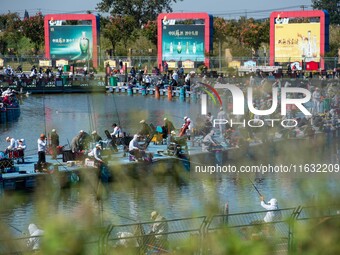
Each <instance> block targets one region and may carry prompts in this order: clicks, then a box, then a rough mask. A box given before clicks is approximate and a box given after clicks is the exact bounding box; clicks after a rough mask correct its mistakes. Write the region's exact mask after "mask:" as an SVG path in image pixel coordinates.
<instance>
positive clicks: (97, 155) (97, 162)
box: [88, 143, 104, 169]
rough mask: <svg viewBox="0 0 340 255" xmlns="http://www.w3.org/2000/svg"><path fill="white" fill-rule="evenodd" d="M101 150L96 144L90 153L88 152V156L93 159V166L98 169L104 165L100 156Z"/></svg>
mask: <svg viewBox="0 0 340 255" xmlns="http://www.w3.org/2000/svg"><path fill="white" fill-rule="evenodd" d="M101 150H102V147H101V146H100V144H99V143H97V144H96V146H95V147H94V148H93V149H92V151H90V152H89V154H88V156H90V157H93V158H94V164H95V166H96V167H97V168H98V169H99V168H100V167H101V165H102V164H103V163H104V161H103V158H102V156H101Z"/></svg>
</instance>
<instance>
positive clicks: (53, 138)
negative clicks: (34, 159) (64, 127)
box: [50, 129, 59, 159]
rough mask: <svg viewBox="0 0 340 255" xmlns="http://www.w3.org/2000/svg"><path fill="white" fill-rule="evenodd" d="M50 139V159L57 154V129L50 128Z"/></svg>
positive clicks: (54, 157)
mask: <svg viewBox="0 0 340 255" xmlns="http://www.w3.org/2000/svg"><path fill="white" fill-rule="evenodd" d="M50 140H51V154H52V159H56V158H57V154H58V152H57V147H58V146H59V135H58V133H57V130H55V129H52V131H51V137H50Z"/></svg>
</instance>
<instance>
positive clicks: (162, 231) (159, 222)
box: [150, 211, 169, 249]
mask: <svg viewBox="0 0 340 255" xmlns="http://www.w3.org/2000/svg"><path fill="white" fill-rule="evenodd" d="M151 220H153V221H154V223H153V224H152V226H151V231H150V234H154V244H153V245H154V246H156V248H161V249H166V248H167V242H168V232H169V226H168V222H167V221H166V218H165V217H163V216H162V215H160V214H159V213H158V212H157V211H153V212H152V213H151Z"/></svg>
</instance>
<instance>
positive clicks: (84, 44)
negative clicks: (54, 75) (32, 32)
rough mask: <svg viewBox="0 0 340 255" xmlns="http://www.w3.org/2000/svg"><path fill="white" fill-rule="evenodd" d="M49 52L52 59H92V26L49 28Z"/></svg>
mask: <svg viewBox="0 0 340 255" xmlns="http://www.w3.org/2000/svg"><path fill="white" fill-rule="evenodd" d="M49 29H50V52H51V57H52V59H67V60H89V59H92V50H93V42H92V26H91V25H90V26H89V25H63V26H50V28H49Z"/></svg>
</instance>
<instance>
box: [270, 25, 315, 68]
mask: <svg viewBox="0 0 340 255" xmlns="http://www.w3.org/2000/svg"><path fill="white" fill-rule="evenodd" d="M294 61H305V62H310V61H316V62H319V61H320V23H294V24H275V62H294Z"/></svg>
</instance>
